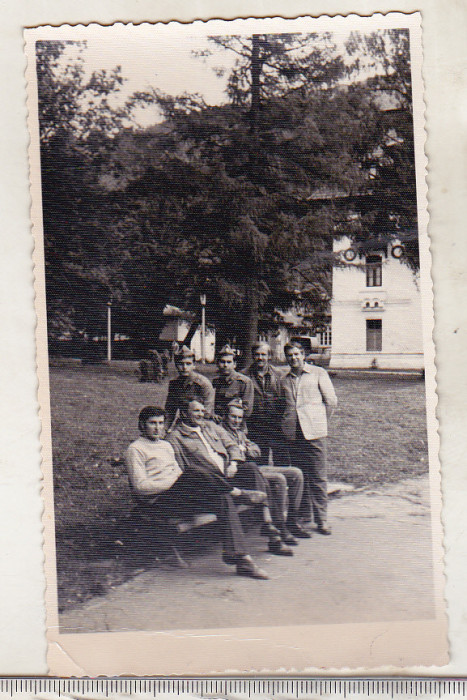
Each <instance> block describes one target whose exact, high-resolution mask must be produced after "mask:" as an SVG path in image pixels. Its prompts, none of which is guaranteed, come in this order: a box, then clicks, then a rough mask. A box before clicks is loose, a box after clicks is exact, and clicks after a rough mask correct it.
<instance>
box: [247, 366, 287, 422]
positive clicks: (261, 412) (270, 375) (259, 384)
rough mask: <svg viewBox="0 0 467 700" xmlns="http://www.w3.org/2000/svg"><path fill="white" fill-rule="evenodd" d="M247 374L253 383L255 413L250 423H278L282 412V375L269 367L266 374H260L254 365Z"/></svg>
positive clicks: (252, 414) (253, 412)
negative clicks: (280, 400)
mask: <svg viewBox="0 0 467 700" xmlns="http://www.w3.org/2000/svg"><path fill="white" fill-rule="evenodd" d="M247 374H248V376H249V377H250V379H251V381H252V383H253V392H254V399H253V411H252V413H251V418H250V421H249V423H250V424H251V425H255V424H260V425H262V424H270V423H277V422H278V416H279V412H280V404H279V397H280V378H281V377H280V374H279V372H278V371H277V370H276V369H274V368H273V367H271V365H268V366H267V368H266V372H265V373H264V374H263V375H261V374H258V372H257V370H256V367H255V365H254V364H252V365H250V367H249V368H248V370H247Z"/></svg>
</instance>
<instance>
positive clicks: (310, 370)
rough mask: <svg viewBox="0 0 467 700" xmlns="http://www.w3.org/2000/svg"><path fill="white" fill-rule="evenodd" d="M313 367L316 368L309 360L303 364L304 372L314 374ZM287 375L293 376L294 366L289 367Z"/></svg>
mask: <svg viewBox="0 0 467 700" xmlns="http://www.w3.org/2000/svg"><path fill="white" fill-rule="evenodd" d="M313 369H314V365H309V364H308V362H305V364H304V365H303V372H306V373H307V374H312V373H313ZM285 376H286V377H291V376H293V373H292V367H289V370H288V372H287V373H286V375H285Z"/></svg>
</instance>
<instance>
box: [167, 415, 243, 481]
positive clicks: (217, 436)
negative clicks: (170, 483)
mask: <svg viewBox="0 0 467 700" xmlns="http://www.w3.org/2000/svg"><path fill="white" fill-rule="evenodd" d="M190 427H191V426H188V425H186V424H185V423H178V424H177V425H176V427H175V428H174V429H173V430H172V432H171V433H170V435H169V437H168V440H169V442H170V444H171V445H172V447H173V448H174V451H175V456H176V459H177V462H178V464H179V465H180V466H181V467H183V468H184V469H186V470H187V471H190V470H193V471H197V470H205V469H211V470H212V469H214V470H215V471H217V472H220V471H221V470H220V469H219V467H218V466H217V464H216V463H215V462H214V460H213V459H212V456H211V452H210V451H209V450H208V449H207V448H206V442H207V443H208V444H209V445H210V448H211V449H212V450H214V452H216V453H217V454H218V455H220V456H221V457H222V458H223V460H224V464H229V462H242V461H243V457H242V454H241V452H240V450H239V449H238V445H237V444H236V442H235V441H234V440H232V437H231V436H230V435H229V434H228V433H227V432H226V431H225V430H224V428H223V427H222V426H221V425H216V424H215V423H214V422H213V421H206V422H205V423H204V425H203V428H202V431H203V436H204V438H205V439H204V440H203V439H202V438H201V436H200V435H199V434H198V433H197V432H196V431H193V430H192V429H190Z"/></svg>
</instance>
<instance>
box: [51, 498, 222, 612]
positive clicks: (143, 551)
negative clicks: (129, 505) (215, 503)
mask: <svg viewBox="0 0 467 700" xmlns="http://www.w3.org/2000/svg"><path fill="white" fill-rule="evenodd" d="M218 542H219V532H218V528H217V527H216V525H215V524H214V525H207V526H204V527H202V528H200V529H197V530H193V531H191V532H189V533H187V534H185V535H177V534H176V532H175V530H174V529H173V528H171V527H170V526H168V525H164V524H162V523H160V522H157V523H154V525H152V524H151V523H147V522H143V521H141V519H140V518H139V517H138V515H137V513H135V514H131V515H130V516H128V515H122V514H121V513H115V512H114V513H108V514H106V516H103V517H101V518H99V520H97V519H96V520H95V521H94V522H92V523H82V524H78V525H74V526H69V527H66V528H61V529H58V530H57V535H56V547H57V583H58V607H59V612H63V611H64V610H66V609H68V608H71V607H75V606H76V605H78V604H80V603H83V602H85V601H86V600H89V599H90V598H92V597H95V596H100V595H105V594H106V593H108V592H109V591H110V590H111V589H112V588H114V587H115V586H118V585H120V584H122V583H124V582H125V581H127V580H128V579H130V578H132V577H133V576H135V575H136V574H138V573H142V572H143V571H146V570H148V569H153V568H157V567H159V566H163V567H166V566H168V565H174V563H175V562H174V560H173V556H172V555H173V551H172V549H171V545H172V544H176V546H177V549H178V551H179V552H180V554H181V556H182V557H183V558H184V559H187V560H189V559H190V558H193V557H195V556H200V555H202V554H203V552H205V551H206V550H208V549H210V548H212V547H213V546H215V545H217V543H218ZM174 571H176V569H175V568H174Z"/></svg>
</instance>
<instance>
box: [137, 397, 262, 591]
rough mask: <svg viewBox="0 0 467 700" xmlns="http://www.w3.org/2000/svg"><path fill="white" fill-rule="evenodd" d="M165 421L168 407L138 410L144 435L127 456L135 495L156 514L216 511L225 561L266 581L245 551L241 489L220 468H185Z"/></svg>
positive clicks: (187, 513)
mask: <svg viewBox="0 0 467 700" xmlns="http://www.w3.org/2000/svg"><path fill="white" fill-rule="evenodd" d="M165 419H166V414H165V411H164V409H162V408H158V407H157V406H146V407H145V408H143V409H142V410H141V412H140V414H139V418H138V427H139V430H140V433H141V435H140V437H139V438H138V439H137V440H135V441H134V442H132V443H131V445H130V446H129V447H128V449H127V451H126V454H125V461H126V465H127V469H128V475H129V478H130V484H131V487H132V490H133V493H134V495H135V498H136V499H137V500H138V502H139V503H140V504H141V505H142V507H144V508H148V509H149V510H152V511H153V512H154V513H155V514H156V513H159V514H161V515H169V516H172V517H173V516H174V515H175V516H181V517H184V516H190V515H193V513H195V512H214V513H215V514H216V515H217V518H218V522H219V526H220V530H221V535H222V544H223V554H222V558H223V561H224V562H225V563H226V564H234V565H236V567H237V574H239V575H240V576H249V577H250V578H257V579H267V578H268V576H267V574H266V573H265V572H264V571H262V569H260V568H259V567H258V566H257V565H256V564H255V563H254V562H253V560H252V558H251V557H250V555H249V554H248V552H247V549H246V543H245V536H244V533H243V529H242V525H241V522H240V519H239V517H238V513H237V510H236V507H235V504H234V502H233V500H232V496H238V495H241V493H242V492H241V491H240V490H239V489H237V488H235V487H233V486H232V484H231V483H229V482H228V481H227V479H225V478H224V476H223V474H222V472H220V471H219V473H216V472H215V471H214V470H213V471H212V473H208V472H206V471H200V470H197V469H196V468H190V469H182V468H181V467H180V466H179V465H178V464H177V461H176V458H175V453H174V450H173V447H172V445H171V444H170V443H169V442H167V440H164V439H163V438H164V436H165Z"/></svg>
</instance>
